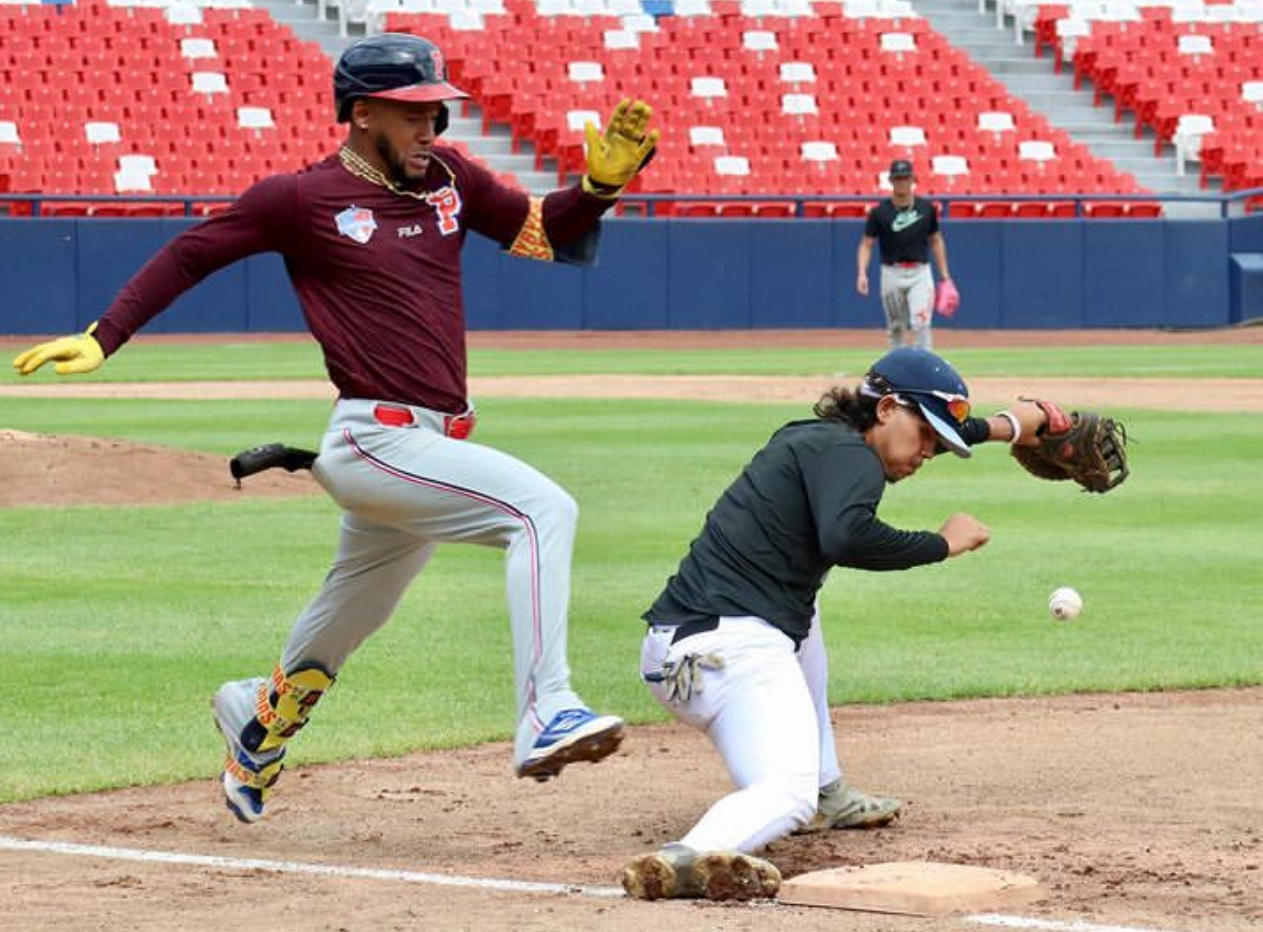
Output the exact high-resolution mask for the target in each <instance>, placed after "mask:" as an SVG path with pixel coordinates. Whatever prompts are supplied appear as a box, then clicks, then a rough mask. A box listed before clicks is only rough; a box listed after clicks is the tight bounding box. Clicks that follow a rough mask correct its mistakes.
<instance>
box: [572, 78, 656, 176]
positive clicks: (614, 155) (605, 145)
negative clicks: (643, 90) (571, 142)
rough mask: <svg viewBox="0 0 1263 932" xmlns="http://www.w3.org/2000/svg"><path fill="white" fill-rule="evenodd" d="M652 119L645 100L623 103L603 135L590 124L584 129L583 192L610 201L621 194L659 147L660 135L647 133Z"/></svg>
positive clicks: (611, 118)
mask: <svg viewBox="0 0 1263 932" xmlns="http://www.w3.org/2000/svg"><path fill="white" fill-rule="evenodd" d="M652 116H653V108H652V107H650V106H649V105H648V104H647V103H645V102H644V101H643V100H637V101H631V100H624V101H622V102H621V103H619V105H618V106H617V107H615V108H614V113H613V114H612V115H611V116H610V119H609V122H608V123H607V124H606V126H605V132H604V133H602V132H601V131H600V130H598V129H597V128H596V127H595V126H594V125H592V124H591V123H588V124H586V125H585V126H584V127H583V136H584V139H585V141H586V142H587V144H588V173H587V174H586V175H584V176H583V190H585V191H587V192H588V193H589V194H595V195H596V196H597V197H608V198H614V197H618V196H619V194H621V193H622V191H623V188H625V187H626V186H627V183H628V182H629V181H631V180H632V179H633V178H635V177H636V173H637V172H639V171H640V169H641V168H642V167H644V164H645V162H646V161H648V159H649V157H650V156H651V155H652V154H653V149H654V146H656V145H657V144H658V135H659V134H658V131H657V130H656V129H655V130H650V131H648V132H646V128H647V127H648V125H649V118H650V117H652Z"/></svg>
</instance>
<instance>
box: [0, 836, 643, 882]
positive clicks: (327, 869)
mask: <svg viewBox="0 0 1263 932" xmlns="http://www.w3.org/2000/svg"><path fill="white" fill-rule="evenodd" d="M0 849H8V850H10V851H40V852H44V853H47V854H68V855H73V856H76V857H88V858H104V859H106V860H113V861H148V862H151V863H158V864H193V865H196V866H198V867H217V868H220V869H222V870H238V871H241V870H265V871H276V872H277V873H280V874H316V875H319V876H324V877H352V878H359V879H364V880H396V881H403V882H404V883H426V884H433V885H435V886H441V887H476V888H480V889H483V890H503V891H512V892H516V893H581V894H583V895H584V896H601V897H619V896H622V895H623V891H622V890H621V889H619V888H617V887H597V886H585V885H583V884H565V883H536V882H534V881H529V880H497V879H495V878H484V877H460V876H451V875H448V874H429V873H424V872H421V871H401V870H382V869H379V868H372V867H339V866H337V865H334V864H306V863H303V862H300V861H269V860H264V859H262V858H227V857H220V856H217V855H209V854H177V853H175V852H171V851H144V850H140V849H137V848H111V847H106V846H101V845H79V844H74V843H73V842H68V841H27V840H26V839H23V838H13V837H12V836H9V835H0Z"/></svg>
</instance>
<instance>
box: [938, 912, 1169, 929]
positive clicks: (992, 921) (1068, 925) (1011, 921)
mask: <svg viewBox="0 0 1263 932" xmlns="http://www.w3.org/2000/svg"><path fill="white" fill-rule="evenodd" d="M962 918H963V919H964V921H965V922H976V923H979V924H981V925H985V926H1003V927H1005V928H1008V929H1037V930H1043V932H1170V930H1166V929H1145V928H1140V927H1137V926H1106V925H1097V924H1096V923H1094V922H1084V921H1083V920H1081V919H1076V920H1074V921H1073V922H1059V921H1058V920H1056V919H1032V918H1029V917H1026V916H1006V915H1004V914H1003V913H978V914H977V915H974V916H963V917H962Z"/></svg>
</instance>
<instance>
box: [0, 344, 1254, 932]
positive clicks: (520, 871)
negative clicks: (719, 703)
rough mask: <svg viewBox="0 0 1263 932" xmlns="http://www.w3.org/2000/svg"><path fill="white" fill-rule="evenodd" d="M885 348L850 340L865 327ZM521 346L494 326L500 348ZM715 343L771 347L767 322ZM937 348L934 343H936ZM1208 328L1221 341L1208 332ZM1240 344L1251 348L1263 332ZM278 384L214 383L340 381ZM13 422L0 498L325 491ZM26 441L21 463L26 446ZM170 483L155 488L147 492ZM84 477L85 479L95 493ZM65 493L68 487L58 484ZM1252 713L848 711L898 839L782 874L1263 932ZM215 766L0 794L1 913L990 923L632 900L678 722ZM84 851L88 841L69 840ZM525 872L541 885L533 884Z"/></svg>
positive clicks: (1132, 925) (314, 391)
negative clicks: (892, 867) (113, 788)
mask: <svg viewBox="0 0 1263 932" xmlns="http://www.w3.org/2000/svg"><path fill="white" fill-rule="evenodd" d="M1255 330H1256V331H1258V332H1260V333H1263V330H1259V328H1255ZM1239 335H1240V334H1237V333H1236V332H1231V333H1229V334H1228V336H1231V337H1237V336H1239ZM548 336H549V338H550V345H557V344H559V343H561V344H565V345H570V344H576V345H594V343H595V338H589V337H588V336H587V335H548ZM1132 336H1133V337H1134V336H1136V335H1135V334H1132ZM873 337H874V334H873V333H872V332H867V331H866V332H864V333H863V339H864V340H866V341H868V342H869V343H871V342H872V341H873ZM797 338H798V339H800V340H801V339H802V336H801V335H799V336H798V337H797ZM1146 338H1147V337H1146ZM1158 338H1160V339H1157V338H1155V342H1163V341H1168V342H1169V341H1171V340H1175V341H1180V340H1184V339H1186V337H1185V336H1184V335H1158ZM485 339H486V340H487V341H491V338H490V337H487V338H485ZM527 339H528V338H527V337H525V336H522V337H517V336H514V335H501V336H497V337H496V338H495V340H496V341H497V343H498V345H506V346H507V345H525V344H526V341H527ZM536 339H537V340H538V337H536ZM653 339H657V338H656V337H654V338H653ZM676 339H677V340H678V339H679V336H678V335H676ZM699 339H701V338H700V337H699ZM714 339H720V337H715V338H714ZM722 339H729V340H733V341H738V340H755V341H757V342H754V343H750V344H746V345H760V346H766V345H769V344H768V341H767V335H766V334H755V335H754V336H753V337H750V336H748V335H725V336H723V337H722ZM813 339H814V337H813ZM948 339H950V336H949V335H948V334H945V335H944V340H943V342H947V340H948ZM997 339H998V338H997ZM515 340H517V341H518V343H516V344H515V343H514V341H515ZM1100 340H1101V334H1099V333H1096V332H1093V333H1092V334H1091V342H1100ZM1200 342H1214V340H1208V339H1205V338H1204V336H1203V338H1202V339H1201V340H1200ZM1241 342H1254V340H1253V333H1251V334H1250V336H1249V338H1247V339H1246V340H1242V341H1241ZM531 345H539V344H538V342H537V343H535V344H531ZM673 345H676V346H678V343H676V344H673ZM780 345H788V344H785V343H781V344H780ZM813 345H814V344H813ZM970 345H980V344H979V343H978V342H977V341H976V340H975V341H971V344H970ZM654 382H655V384H656V385H657V387H658V389H659V395H658V396H659V397H661V396H664V395H665V396H669V397H714V398H716V399H720V398H725V397H728V398H731V397H742V398H743V400H760V399H762V400H768V401H792V400H802V399H804V398H805V399H808V400H810V399H811V398H812V397H813V396H814V393H815V392H816V390H817V389H818V388H819V386H820V380H746V379H743V380H736V381H735V382H734V381H733V380H728V381H727V382H719V381H715V380H706V381H704V382H699V381H696V380H688V381H687V382H681V381H678V380H676V381H664V380H660V379H655V380H654ZM1138 383H1139V384H1137V382H1133V383H1129V384H1128V385H1127V386H1125V387H1126V388H1127V390H1128V391H1131V392H1132V394H1128V395H1126V396H1125V400H1124V396H1120V395H1119V394H1118V393H1119V392H1120V391H1122V390H1123V389H1124V386H1121V385H1108V386H1102V385H1100V383H1099V382H1098V383H1082V384H1077V385H1076V384H1067V383H1049V384H1047V385H1039V386H1032V385H1031V383H1029V382H1024V383H1022V386H1021V390H1024V391H1042V390H1043V389H1044V388H1047V394H1048V395H1049V396H1050V397H1056V398H1059V399H1062V398H1067V397H1070V398H1073V399H1074V400H1075V401H1076V402H1077V403H1079V404H1082V405H1088V404H1096V403H1097V402H1096V401H1095V400H1094V399H1095V398H1096V397H1097V396H1096V395H1093V394H1092V392H1094V391H1104V390H1107V389H1108V390H1109V392H1110V393H1111V394H1110V395H1109V397H1110V398H1111V399H1112V401H1111V402H1110V403H1111V404H1113V405H1121V406H1128V407H1149V406H1163V407H1169V406H1170V405H1171V402H1172V399H1171V398H1170V397H1168V396H1166V395H1164V394H1162V393H1161V392H1160V389H1161V386H1160V384H1158V383H1153V384H1149V383H1148V382H1145V381H1144V380H1138ZM568 384H569V387H568V388H566V389H564V393H565V394H569V395H575V394H582V393H585V392H588V393H590V392H593V391H596V390H597V389H598V388H601V387H604V388H603V390H607V391H610V392H613V393H618V392H622V393H624V394H633V393H634V389H635V384H634V381H631V382H628V381H619V380H615V379H611V378H608V377H602V378H601V379H599V380H591V381H585V382H575V381H573V380H572V381H570V382H569V383H568ZM971 385H972V386H973V388H974V393H975V395H976V396H978V397H979V398H980V399H981V400H986V401H988V402H990V401H995V402H997V403H1002V402H1003V401H1004V400H1006V399H1007V398H1009V397H1012V394H1016V392H1017V391H1018V390H1019V389H1018V388H1017V387H1015V386H1014V385H1012V384H1009V383H1001V382H999V381H998V380H997V381H996V382H995V383H989V382H987V381H986V380H978V381H976V382H972V383H971ZM72 386H73V389H72ZM270 386H271V387H270V388H269V387H268V384H267V383H249V384H243V385H237V386H233V387H231V388H229V389H225V390H226V391H231V392H237V393H238V394H237V395H233V396H231V397H260V396H261V395H262V393H264V392H267V391H274V392H275V391H278V390H281V389H284V390H288V391H295V392H306V393H307V394H298V395H296V397H331V392H330V390H329V388H328V386H327V385H324V384H323V383H319V382H316V383H303V384H302V385H301V386H299V385H297V384H296V383H270ZM1204 387H1206V388H1208V389H1211V388H1213V390H1208V391H1198V392H1187V393H1184V394H1183V395H1181V397H1193V398H1196V399H1200V400H1199V401H1198V402H1197V404H1198V405H1199V406H1201V407H1202V408H1204V409H1210V408H1214V409H1216V410H1237V411H1249V412H1259V411H1263V380H1219V383H1218V384H1216V385H1214V386H1204ZM0 389H2V390H0V395H8V396H9V397H21V396H23V395H29V394H33V393H34V392H33V391H32V389H30V387H29V386H27V385H20V386H8V385H6V386H0ZM48 389H49V390H50V391H52V390H60V391H61V392H63V393H65V396H68V395H69V394H70V393H71V391H78V390H82V389H92V390H94V391H102V392H108V393H127V392H141V391H143V392H160V393H173V394H174V393H176V392H178V391H182V390H184V389H183V388H181V387H180V386H158V387H154V386H152V385H149V386H143V387H142V386H118V385H96V386H92V385H89V384H87V383H84V384H79V385H74V383H56V384H48ZM510 390H513V391H515V392H517V393H524V394H531V393H536V394H544V395H549V394H553V393H562V391H563V389H562V388H559V387H558V386H557V385H556V384H555V383H552V382H544V381H534V382H530V383H527V381H526V380H522V379H514V380H511V383H510V381H508V380H504V381H495V380H479V381H476V382H475V384H474V385H473V393H474V394H475V396H478V395H482V396H483V397H492V396H494V395H497V394H503V393H507V392H509V391H510ZM672 393H675V394H672ZM193 397H206V395H204V394H202V395H193ZM3 427H4V424H3V421H2V420H0V450H2V451H4V452H5V453H6V454H9V455H4V456H0V507H5V506H13V505H20V504H33V503H40V504H70V503H82V502H86V501H90V500H91V501H97V502H101V503H107V504H117V503H123V502H133V501H153V500H154V499H153V498H152V497H146V496H147V495H148V496H152V494H153V490H154V489H155V488H159V487H162V488H164V489H166V490H167V491H168V492H170V493H171V495H173V496H175V497H174V498H170V497H169V498H164V499H163V500H164V501H167V500H181V498H182V497H183V498H210V499H215V500H228V499H232V498H233V497H234V496H238V497H239V496H243V495H285V494H313V493H316V492H318V489H317V488H316V487H315V486H314V483H312V482H311V480H310V479H309V478H308V477H306V476H305V475H302V476H289V475H269V476H266V477H254V478H253V479H251V480H249V482H248V483H247V487H246V488H245V489H244V490H242V491H237V490H235V489H233V488H232V485H231V482H230V480H229V479H228V476H227V471H226V469H225V464H224V461H223V459H222V458H219V457H208V456H203V455H200V454H193V453H189V452H187V451H173V450H166V449H164V448H160V447H142V446H137V445H131V444H125V443H122V442H116V441H104V440H91V439H88V438H65V437H49V436H44V435H32V434H23V433H20V432H17V431H5V430H3ZM15 450H17V451H20V454H21V455H12V451H15ZM76 470H82V471H85V472H86V471H88V470H90V471H91V475H92V476H93V477H94V480H95V482H93V483H87V482H84V481H82V479H81V477H80V473H79V472H76ZM156 471H157V472H160V474H162V475H163V476H164V481H163V482H162V483H155V482H153V481H152V479H151V477H152V476H153V475H155V474H156ZM173 473H174V474H178V475H180V476H181V477H183V478H182V479H181V482H182V483H186V484H183V485H181V486H180V487H179V488H178V489H175V490H174V491H172V489H171V486H170V482H169V481H168V479H169V477H170V476H171V475H172V474H173ZM103 477H104V478H103ZM84 489H94V490H95V491H94V493H93V494H94V495H95V496H96V497H95V498H93V497H92V496H89V495H87V493H84V492H83V490H84ZM65 490H75V495H77V496H79V497H66V492H65ZM331 533H332V530H331ZM845 664H846V657H845V654H844V653H843V654H840V655H838V656H836V657H835V658H834V667H835V670H840V671H844V670H845ZM843 675H845V674H844V673H843ZM361 688H368V687H367V684H362V683H356V682H354V681H353V680H351V681H347V682H344V683H342V684H341V685H340V686H339V689H340V690H341V691H343V693H344V694H345V695H347V697H348V698H349V697H350V695H351V694H352V692H353V691H354V690H356V689H361ZM1261 708H1263V688H1255V689H1240V690H1232V689H1224V690H1208V691H1196V692H1177V693H1154V694H1143V695H1136V694H1129V695H1117V696H1110V695H1101V696H1069V697H1058V698H1034V699H1012V700H988V701H976V702H952V703H911V704H900V705H890V706H880V707H871V706H866V707H858V706H857V707H850V706H848V707H843V708H839V709H836V710H835V711H834V719H835V726H836V730H837V735H838V741H839V747H840V750H841V753H842V758H843V760H844V762H845V764H846V766H847V769H848V772H849V774H850V776H851V778H852V780H853V781H854V782H855V783H856V784H857V785H859V786H861V787H863V788H866V789H872V790H877V791H882V792H887V793H891V794H893V795H899V796H901V797H902V798H904V799H906V800H907V801H908V807H907V811H906V813H905V815H904V817H903V818H902V819H901V820H900V821H899V822H898V823H896V824H895V825H893V826H891V827H889V828H887V829H882V830H878V831H872V832H834V833H829V834H826V835H817V836H802V837H795V838H790V839H786V840H782V841H780V842H777V843H776V844H775V845H774V846H773V847H772V848H771V849H770V852H769V856H770V857H771V858H772V859H773V860H774V861H775V862H776V863H778V865H780V866H781V867H782V869H783V870H784V872H785V873H786V874H789V875H793V874H796V873H800V872H803V871H807V870H815V869H820V868H824V867H832V866H838V865H850V864H867V863H876V862H884V861H895V860H933V861H946V862H952V863H958V864H969V865H978V866H986V867H995V868H1003V869H1008V870H1014V871H1019V872H1022V873H1027V874H1031V875H1033V876H1035V877H1037V878H1039V879H1040V880H1042V881H1044V882H1045V883H1046V884H1047V886H1048V888H1049V891H1050V895H1049V897H1048V898H1047V899H1046V900H1044V901H1042V902H1041V903H1038V904H1036V905H1033V906H1030V907H1025V908H1023V909H1022V911H1021V915H1020V916H1018V917H1009V920H1008V921H1009V922H1010V924H1011V925H1012V926H1014V927H1020V928H1028V929H1046V930H1052V932H1103V930H1099V929H1095V928H1094V927H1093V926H1092V925H1087V924H1097V925H1098V926H1112V927H1115V929H1114V932H1119V930H1121V929H1127V930H1140V932H1243V930H1250V929H1257V930H1263V791H1261V790H1260V789H1259V786H1260V774H1263V741H1260V722H1261V721H1263V719H1261V717H1260V709H1261ZM198 724H199V725H201V724H202V723H198ZM205 724H206V725H207V727H209V723H205ZM316 727H319V726H318V724H317V726H316ZM67 753H76V751H75V750H74V749H67V748H58V747H56V746H55V745H54V746H52V747H51V748H50V758H49V766H50V767H51V766H56V758H57V756H58V755H60V754H67ZM215 764H216V762H214V761H208V762H207V774H208V778H207V779H205V780H201V781H197V782H195V783H189V784H182V785H177V786H162V787H138V788H132V789H127V790H121V791H117V792H110V793H99V794H92V795H86V796H76V797H65V798H54V799H43V800H37V801H31V802H25V803H18V804H10V805H6V806H0V929H5V930H8V929H13V930H23V932H53V930H75V932H78V930H109V932H117V930H144V932H150V930H152V932H168V930H185V929H188V930H213V929H232V928H247V927H248V928H252V929H302V930H312V932H326V930H327V932H387V930H433V929H439V930H448V929H452V930H456V929H462V930H463V929H469V930H491V932H501V930H503V932H523V930H540V932H569V930H579V929H583V930H585V932H587V930H601V932H645V930H646V929H658V928H663V929H666V928H670V929H679V930H756V929H757V930H759V932H799V930H803V932H805V930H816V929H832V928H841V929H848V930H856V932H955V930H968V929H971V928H972V929H980V928H983V927H984V923H983V920H982V918H981V917H977V916H958V917H953V918H948V919H936V920H930V919H914V918H906V917H894V916H883V915H877V914H867V913H850V912H847V913H843V912H834V911H827V910H824V911H822V910H811V909H806V908H801V907H785V906H780V905H776V904H768V903H758V904H750V905H733V904H705V903H702V904H698V903H657V904H646V903H639V902H632V901H628V900H625V899H621V898H618V897H617V896H616V894H617V890H616V889H615V885H616V883H617V876H618V871H619V868H620V866H621V865H622V864H623V863H624V862H625V861H626V860H627V858H629V857H630V856H632V855H634V854H637V853H639V852H641V851H644V850H648V849H651V848H654V847H657V846H658V845H660V844H661V843H663V842H665V841H669V840H672V839H674V838H676V837H678V836H680V835H681V834H682V833H683V832H684V831H685V830H687V828H688V827H689V826H690V825H691V824H692V822H693V821H694V820H695V819H696V818H697V816H698V815H699V814H700V813H701V812H702V811H703V809H704V808H705V807H706V806H707V805H709V804H710V803H711V802H713V801H714V799H715V798H717V795H718V794H719V793H720V791H721V789H722V788H723V787H725V786H726V785H727V779H726V777H725V775H724V773H723V770H722V765H721V763H720V761H719V760H718V758H717V756H716V755H715V754H714V753H713V751H711V749H710V747H709V745H708V744H707V743H706V742H705V740H704V739H703V738H702V737H701V736H699V735H697V734H696V733H693V732H691V731H687V730H684V729H681V728H678V727H673V726H665V725H663V726H652V727H639V728H633V729H631V731H630V734H629V737H628V740H627V742H626V743H625V744H624V747H623V748H622V750H620V752H619V753H618V754H617V755H615V756H614V757H613V758H611V759H610V760H608V761H606V762H603V763H602V764H600V765H599V766H576V767H573V768H570V769H568V770H567V771H566V772H565V773H564V774H563V775H562V777H561V778H560V779H558V780H556V781H553V782H552V783H548V784H542V785H540V784H534V783H529V782H523V781H518V780H515V779H514V778H513V777H512V774H511V755H510V750H509V747H508V745H507V744H493V745H485V746H479V747H474V748H469V749H464V750H460V751H455V752H446V753H427V754H413V755H409V756H406V757H403V758H397V759H382V760H368V761H351V762H341V763H337V764H328V765H321V766H312V767H300V768H296V769H295V770H292V771H287V772H286V774H285V776H284V778H283V780H282V783H281V785H280V787H279V789H278V793H277V796H276V797H275V804H274V805H273V807H272V810H271V813H270V815H269V818H268V820H267V821H266V822H264V823H262V824H259V825H256V826H250V827H246V826H241V825H238V824H237V823H236V822H235V821H233V820H232V819H231V817H230V816H229V815H228V813H227V812H226V811H225V810H224V809H223V807H222V804H221V802H220V800H219V797H218V793H217V789H216V786H215V783H214V781H213V780H212V779H210V778H209V774H210V773H211V771H212V769H213V768H214V767H215ZM75 845H77V846H82V847H68V846H75ZM522 882H528V883H538V884H542V885H551V886H545V887H542V888H540V889H523V888H522V887H521V884H522ZM452 884H456V885H452ZM515 884H516V886H515ZM558 887H560V888H565V889H564V890H561V891H559V890H558ZM995 921H999V920H995ZM1041 923H1043V924H1042V925H1041ZM1085 923H1087V924H1085Z"/></svg>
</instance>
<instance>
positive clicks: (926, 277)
mask: <svg viewBox="0 0 1263 932" xmlns="http://www.w3.org/2000/svg"><path fill="white" fill-rule="evenodd" d="M881 304H882V308H883V309H884V310H885V311H886V335H887V336H888V337H889V338H890V345H891V346H896V347H897V346H903V341H904V334H905V333H906V332H907V331H909V330H911V331H912V333H913V335H914V336H915V337H916V345H917V346H920V347H922V348H924V349H933V348H934V347H933V343H934V338H933V334H932V332H931V326H932V325H933V323H934V276H933V275H932V274H931V273H930V265H929V263H928V262H918V263H912V264H909V263H903V264H899V265H883V266H882V267H881Z"/></svg>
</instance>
